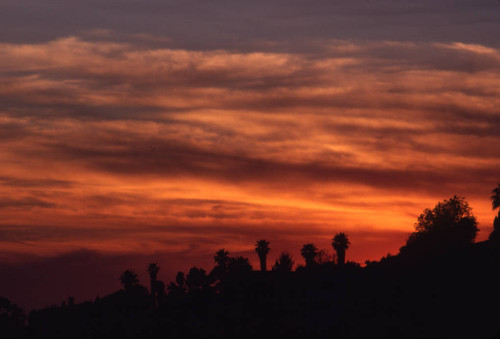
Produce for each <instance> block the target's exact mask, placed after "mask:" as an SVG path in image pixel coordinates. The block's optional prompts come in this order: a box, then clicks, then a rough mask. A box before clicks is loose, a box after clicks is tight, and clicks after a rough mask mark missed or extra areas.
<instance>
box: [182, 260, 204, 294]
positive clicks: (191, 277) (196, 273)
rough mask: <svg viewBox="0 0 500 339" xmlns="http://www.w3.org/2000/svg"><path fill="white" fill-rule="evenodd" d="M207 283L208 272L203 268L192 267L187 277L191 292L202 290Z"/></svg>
mask: <svg viewBox="0 0 500 339" xmlns="http://www.w3.org/2000/svg"><path fill="white" fill-rule="evenodd" d="M206 284H207V274H206V272H205V270H204V269H203V268H198V267H196V266H195V267H191V269H190V270H189V273H188V275H187V277H186V285H187V287H188V288H189V292H193V291H196V290H200V289H202V288H203V287H205V286H206Z"/></svg>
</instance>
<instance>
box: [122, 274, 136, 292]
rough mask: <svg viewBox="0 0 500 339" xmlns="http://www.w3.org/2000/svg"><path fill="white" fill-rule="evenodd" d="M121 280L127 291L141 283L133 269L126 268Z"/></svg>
mask: <svg viewBox="0 0 500 339" xmlns="http://www.w3.org/2000/svg"><path fill="white" fill-rule="evenodd" d="M120 282H121V283H122V285H123V288H124V289H125V291H130V290H131V289H132V288H133V287H134V286H136V285H137V284H138V283H139V279H138V278H137V273H135V272H134V271H132V270H126V271H124V272H123V273H122V274H121V275H120Z"/></svg>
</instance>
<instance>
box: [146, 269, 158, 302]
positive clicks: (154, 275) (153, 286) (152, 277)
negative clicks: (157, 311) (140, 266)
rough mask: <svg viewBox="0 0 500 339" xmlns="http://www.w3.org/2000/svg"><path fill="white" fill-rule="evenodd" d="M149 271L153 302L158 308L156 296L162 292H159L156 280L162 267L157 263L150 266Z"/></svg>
mask: <svg viewBox="0 0 500 339" xmlns="http://www.w3.org/2000/svg"><path fill="white" fill-rule="evenodd" d="M147 271H148V273H149V279H150V282H151V287H150V291H151V301H152V303H153V307H156V295H157V294H159V292H160V291H158V288H157V281H156V278H157V277H158V272H159V271H160V266H159V265H158V264H157V263H154V262H152V263H150V264H149V265H148V269H147Z"/></svg>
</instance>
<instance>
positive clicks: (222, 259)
mask: <svg viewBox="0 0 500 339" xmlns="http://www.w3.org/2000/svg"><path fill="white" fill-rule="evenodd" d="M214 261H215V263H216V264H217V265H218V266H220V267H221V268H223V270H224V271H226V270H227V265H228V264H229V252H228V251H226V250H225V249H224V248H221V249H220V250H218V251H217V252H215V256H214Z"/></svg>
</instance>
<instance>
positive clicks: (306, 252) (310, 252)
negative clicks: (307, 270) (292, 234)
mask: <svg viewBox="0 0 500 339" xmlns="http://www.w3.org/2000/svg"><path fill="white" fill-rule="evenodd" d="M300 254H301V255H302V256H303V257H304V260H305V261H306V266H307V267H311V266H312V265H314V264H315V263H316V257H317V256H318V248H317V247H316V246H314V244H305V245H304V246H302V249H301V250H300Z"/></svg>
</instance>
